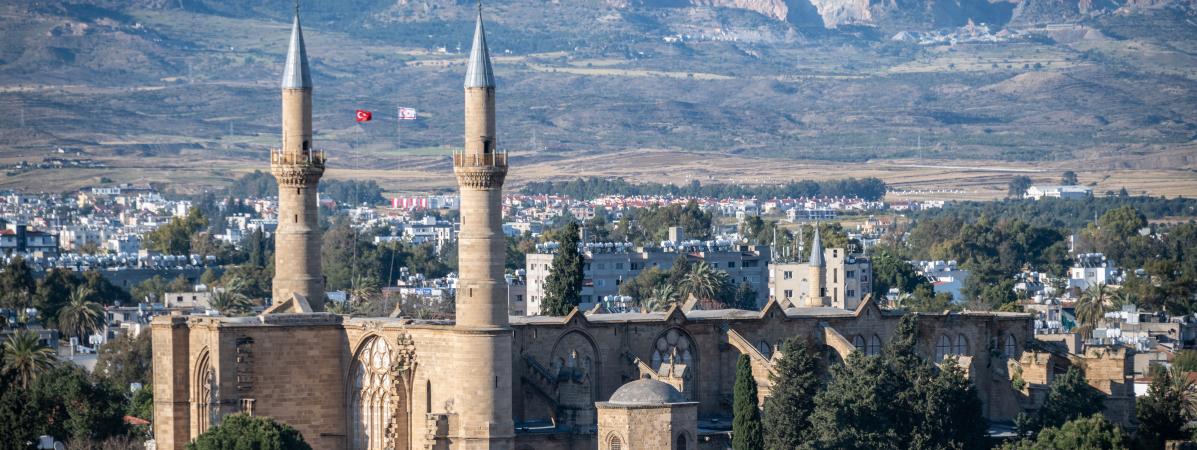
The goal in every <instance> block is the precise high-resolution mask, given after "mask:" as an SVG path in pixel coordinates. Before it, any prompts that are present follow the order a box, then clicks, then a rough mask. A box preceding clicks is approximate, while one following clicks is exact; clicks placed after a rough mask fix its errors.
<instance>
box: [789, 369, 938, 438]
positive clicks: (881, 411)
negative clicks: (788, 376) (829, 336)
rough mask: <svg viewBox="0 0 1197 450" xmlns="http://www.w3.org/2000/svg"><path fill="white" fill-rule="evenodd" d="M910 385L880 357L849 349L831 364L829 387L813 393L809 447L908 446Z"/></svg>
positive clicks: (911, 412) (910, 426)
mask: <svg viewBox="0 0 1197 450" xmlns="http://www.w3.org/2000/svg"><path fill="white" fill-rule="evenodd" d="M913 392H914V387H913V386H912V385H911V384H910V382H909V380H908V379H907V378H906V377H904V376H902V374H901V373H900V372H896V371H895V370H894V368H893V366H891V365H890V364H888V363H887V362H886V361H885V360H884V359H883V358H878V357H875V356H865V355H864V354H863V353H861V352H852V353H851V354H849V355H848V359H847V361H846V362H845V363H844V364H837V365H834V366H833V367H832V372H831V381H830V382H829V383H828V385H827V388H826V389H824V390H823V391H821V392H820V393H819V394H818V395H817V396H815V410H814V412H813V413H812V414H811V418H810V422H811V424H812V427H811V434H810V436H809V439H810V442H809V446H810V447H811V448H814V449H861V450H864V449H879V450H881V449H884V450H888V449H893V450H897V449H906V448H910V439H911V438H910V431H911V430H912V429H913V426H912V425H913V423H912V422H914V413H915V411H917V410H914V409H912V408H910V405H908V404H907V402H908V401H909V395H907V393H913Z"/></svg>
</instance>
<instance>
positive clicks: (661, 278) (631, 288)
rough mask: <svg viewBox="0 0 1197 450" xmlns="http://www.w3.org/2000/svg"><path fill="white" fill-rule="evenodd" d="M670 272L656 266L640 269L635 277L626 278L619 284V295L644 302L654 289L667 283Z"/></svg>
mask: <svg viewBox="0 0 1197 450" xmlns="http://www.w3.org/2000/svg"><path fill="white" fill-rule="evenodd" d="M668 279H669V274H668V273H666V272H665V271H663V270H661V269H658V268H656V267H650V268H648V269H645V270H642V271H640V273H639V274H637V275H636V277H635V278H632V279H631V280H626V281H624V282H623V284H620V285H619V295H626V296H629V297H632V298H634V299H636V300H637V301H640V302H644V301H646V300H647V299H648V298H649V297H651V296H652V295H653V291H654V290H655V289H657V288H659V287H660V286H663V285H665V284H666V281H667V280H668Z"/></svg>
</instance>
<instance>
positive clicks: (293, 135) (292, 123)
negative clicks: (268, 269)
mask: <svg viewBox="0 0 1197 450" xmlns="http://www.w3.org/2000/svg"><path fill="white" fill-rule="evenodd" d="M282 91H283V93H282V95H283V146H282V148H280V149H274V150H271V152H270V171H271V172H272V173H273V174H274V178H275V179H277V180H278V230H277V231H276V232H275V238H274V242H275V244H274V303H275V304H276V305H277V304H280V303H282V302H285V301H287V300H290V299H291V297H292V294H299V295H300V296H302V297H303V300H306V302H307V303H308V305H310V306H311V309H312V310H313V311H323V310H324V276H323V274H322V272H321V270H320V223H319V217H318V206H317V203H316V187H317V185H318V184H319V183H320V176H321V175H323V174H324V152H321V151H316V150H313V149H312V75H311V73H310V72H309V71H308V55H307V51H306V50H305V49H304V45H303V31H302V30H301V29H300V27H299V7H298V5H297V6H296V8H295V22H294V23H293V24H292V25H291V45H290V47H289V48H288V49H287V63H286V66H285V67H284V69H283V83H282ZM292 310H293V311H294V309H292Z"/></svg>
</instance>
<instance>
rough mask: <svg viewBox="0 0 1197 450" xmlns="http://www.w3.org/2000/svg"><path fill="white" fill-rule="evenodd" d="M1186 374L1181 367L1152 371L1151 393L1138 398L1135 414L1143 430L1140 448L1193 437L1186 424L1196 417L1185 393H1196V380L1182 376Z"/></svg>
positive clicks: (1153, 447) (1148, 389) (1149, 391)
mask: <svg viewBox="0 0 1197 450" xmlns="http://www.w3.org/2000/svg"><path fill="white" fill-rule="evenodd" d="M1173 370H1175V362H1174V368H1173ZM1184 376H1185V374H1184V373H1182V372H1180V371H1176V373H1175V374H1172V373H1169V371H1168V370H1167V369H1164V368H1162V367H1157V368H1156V369H1155V370H1153V371H1152V375H1151V386H1150V387H1148V388H1147V395H1146V396H1143V397H1139V398H1138V399H1137V400H1136V401H1135V417H1136V418H1137V419H1139V431H1138V433H1136V435H1137V436H1136V438H1137V439H1138V441H1139V448H1144V449H1159V448H1163V447H1164V442H1165V441H1168V440H1183V439H1185V438H1187V437H1189V436H1188V434H1187V433H1186V432H1185V424H1187V423H1188V422H1189V420H1191V419H1192V414H1191V412H1190V410H1189V409H1188V408H1186V407H1185V406H1186V403H1188V399H1186V398H1185V397H1186V396H1191V395H1192V394H1191V393H1190V389H1191V388H1192V383H1189V382H1188V381H1187V380H1186V379H1184V378H1182V377H1184ZM1174 377H1175V378H1174Z"/></svg>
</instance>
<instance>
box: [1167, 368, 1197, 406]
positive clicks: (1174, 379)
mask: <svg viewBox="0 0 1197 450" xmlns="http://www.w3.org/2000/svg"><path fill="white" fill-rule="evenodd" d="M1169 370H1170V372H1171V373H1170V374H1169V375H1171V376H1170V377H1169V383H1168V390H1170V391H1172V395H1174V396H1176V398H1178V399H1180V405H1181V407H1180V409H1181V410H1180V411H1178V412H1180V413H1183V414H1184V415H1185V417H1197V384H1194V383H1193V380H1190V379H1189V377H1188V374H1187V373H1185V372H1182V371H1181V370H1180V369H1179V368H1176V367H1173V368H1171V369H1169Z"/></svg>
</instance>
